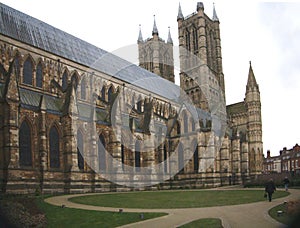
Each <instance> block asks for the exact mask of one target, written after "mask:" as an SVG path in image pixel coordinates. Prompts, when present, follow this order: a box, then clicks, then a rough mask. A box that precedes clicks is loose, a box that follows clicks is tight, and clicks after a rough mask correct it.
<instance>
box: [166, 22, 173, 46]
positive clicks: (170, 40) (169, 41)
mask: <svg viewBox="0 0 300 228" xmlns="http://www.w3.org/2000/svg"><path fill="white" fill-rule="evenodd" d="M167 43H169V44H173V40H172V37H171V32H170V26H169V34H168V40H167Z"/></svg>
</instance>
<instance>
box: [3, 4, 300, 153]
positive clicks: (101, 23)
mask: <svg viewBox="0 0 300 228" xmlns="http://www.w3.org/2000/svg"><path fill="white" fill-rule="evenodd" d="M2 2H3V3H4V4H7V5H9V6H11V7H13V8H16V9H18V10H20V11H22V12H24V13H27V14H29V15H31V16H33V17H36V18H38V19H40V20H43V21H44V22H46V23H48V24H50V25H53V26H55V27H57V28H60V29H62V30H64V31H66V32H68V33H71V34H72V35H74V36H77V37H79V38H81V39H83V40H86V41H88V42H90V43H92V44H94V45H96V46H98V47H100V48H103V49H105V50H107V51H114V50H117V49H119V48H122V47H124V46H128V45H132V44H135V43H136V40H137V38H138V31H139V24H141V26H142V33H143V38H144V39H146V38H148V37H150V36H151V31H152V26H153V14H155V15H156V24H157V27H158V31H159V35H160V37H162V38H163V39H167V35H168V26H170V27H171V34H172V38H173V41H174V45H178V38H177V21H176V17H177V12H178V3H179V2H178V1H173V0H165V1H162V0H152V1H144V0H139V1H137V0H128V1H121V0H119V1H85V2H83V1H76V0H75V1H58V0H53V1H44V2H41V1H37V0H31V1H24V0H2ZM214 2H215V6H216V11H217V15H218V17H219V20H220V29H221V45H222V54H223V71H224V74H225V83H226V84H225V86H226V99H227V104H232V103H236V102H240V101H242V100H243V99H244V96H245V91H246V83H247V76H248V70H249V61H250V60H251V61H252V66H253V70H254V74H255V76H256V79H257V82H258V83H259V86H260V91H261V100H262V118H263V142H264V153H265V154H266V152H267V150H268V149H270V150H271V154H272V155H277V154H278V153H279V150H280V149H282V148H283V147H288V148H291V147H292V146H294V145H295V144H296V143H300V134H299V129H300V118H299V113H300V104H299V98H300V96H299V88H300V64H299V63H298V61H299V60H300V58H299V57H300V45H299V40H300V16H299V15H300V14H299V12H300V3H297V2H296V3H263V2H258V1H221V0H216V1H214ZM196 4H197V0H184V1H181V7H182V12H183V15H184V16H187V15H188V14H191V13H193V12H194V11H196ZM212 6H213V3H212V1H204V7H205V12H206V14H207V15H208V16H210V17H211V16H212Z"/></svg>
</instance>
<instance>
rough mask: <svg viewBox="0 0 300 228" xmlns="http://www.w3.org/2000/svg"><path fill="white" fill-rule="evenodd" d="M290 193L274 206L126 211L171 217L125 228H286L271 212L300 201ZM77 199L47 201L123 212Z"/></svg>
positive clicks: (298, 194) (298, 193)
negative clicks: (201, 226)
mask: <svg viewBox="0 0 300 228" xmlns="http://www.w3.org/2000/svg"><path fill="white" fill-rule="evenodd" d="M212 191H213V190H212ZM289 191H290V193H291V194H290V195H289V196H287V197H284V198H280V199H274V200H273V201H272V202H268V201H263V202H258V203H249V204H241V205H233V206H218V207H207V208H184V209H133V208H123V211H124V212H138V213H141V212H166V213H168V215H166V216H163V217H159V218H154V219H150V220H145V221H141V222H137V223H133V224H129V225H125V226H122V227H130V228H132V227H138V228H140V227H143V228H147V227H149V228H153V227H155V228H164V227H166V228H170V227H178V226H180V225H183V224H185V223H187V222H190V221H193V220H196V219H200V218H220V219H221V220H222V225H223V227H224V228H229V227H230V228H231V227H232V228H234V227H236V228H240V227H243V228H247V227H249V228H250V227H251V228H253V227H255V228H260V227H262V228H276V227H284V226H283V224H281V223H278V222H277V221H275V220H274V219H272V218H271V217H270V216H269V215H268V210H269V209H270V208H272V207H274V206H276V205H278V204H280V203H283V202H284V201H288V200H293V199H300V190H294V189H290V190H289ZM262 192H263V190H262ZM91 194H95V193H89V194H80V196H83V195H91ZM101 194H105V193H101ZM109 194H111V193H109ZM125 194H126V193H125ZM275 194H276V193H275ZM74 196H78V195H62V196H55V197H51V198H47V199H45V201H46V202H48V203H50V204H53V205H57V206H61V205H65V206H66V207H70V208H80V209H86V210H96V211H114V212H116V211H119V208H111V207H98V206H90V205H83V204H77V203H73V202H70V201H68V199H69V198H71V197H74Z"/></svg>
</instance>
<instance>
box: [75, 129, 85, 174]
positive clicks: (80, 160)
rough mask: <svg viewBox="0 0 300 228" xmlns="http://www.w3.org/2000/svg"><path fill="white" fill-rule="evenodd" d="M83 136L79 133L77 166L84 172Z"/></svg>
mask: <svg viewBox="0 0 300 228" xmlns="http://www.w3.org/2000/svg"><path fill="white" fill-rule="evenodd" d="M83 148H84V145H83V136H82V134H81V132H80V131H78V132H77V164H78V168H79V169H80V170H84V159H83V154H84V151H83Z"/></svg>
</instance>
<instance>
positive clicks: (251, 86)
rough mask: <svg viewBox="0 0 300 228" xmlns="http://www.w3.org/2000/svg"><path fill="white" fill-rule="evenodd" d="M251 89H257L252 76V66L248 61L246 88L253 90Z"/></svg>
mask: <svg viewBox="0 0 300 228" xmlns="http://www.w3.org/2000/svg"><path fill="white" fill-rule="evenodd" d="M253 87H257V88H258V84H257V82H256V79H255V76H254V73H253V69H252V65H251V61H250V67H249V74H248V82H247V88H253Z"/></svg>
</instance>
